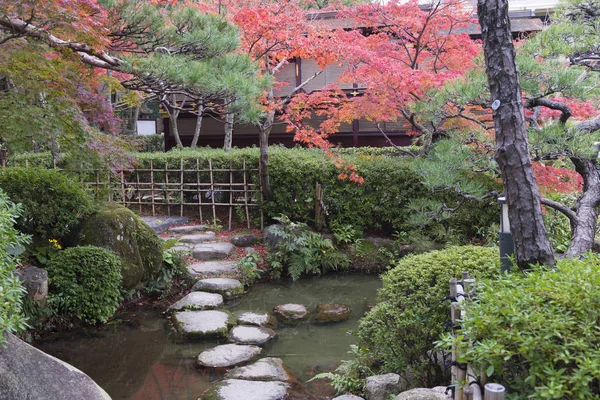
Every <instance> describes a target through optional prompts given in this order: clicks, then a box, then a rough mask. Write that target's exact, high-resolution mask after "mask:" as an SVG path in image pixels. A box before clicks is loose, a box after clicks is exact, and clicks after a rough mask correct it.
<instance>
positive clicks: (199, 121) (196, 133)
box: [190, 100, 204, 149]
mask: <svg viewBox="0 0 600 400" xmlns="http://www.w3.org/2000/svg"><path fill="white" fill-rule="evenodd" d="M198 102H200V100H199V101H198ZM197 112H198V116H197V117H196V126H195V127H194V137H193V138H192V144H191V145H190V147H191V148H192V149H195V148H196V146H197V145H198V139H199V138H200V130H201V129H202V112H204V106H203V105H202V104H199V105H198V110H197Z"/></svg>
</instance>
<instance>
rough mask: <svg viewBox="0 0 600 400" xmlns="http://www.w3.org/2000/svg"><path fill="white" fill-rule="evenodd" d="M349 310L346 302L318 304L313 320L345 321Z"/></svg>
mask: <svg viewBox="0 0 600 400" xmlns="http://www.w3.org/2000/svg"><path fill="white" fill-rule="evenodd" d="M351 311H352V310H351V309H350V306H348V305H346V304H318V305H317V315H316V316H315V321H316V322H318V323H320V324H325V323H328V322H341V321H346V320H347V319H349V318H350V312H351Z"/></svg>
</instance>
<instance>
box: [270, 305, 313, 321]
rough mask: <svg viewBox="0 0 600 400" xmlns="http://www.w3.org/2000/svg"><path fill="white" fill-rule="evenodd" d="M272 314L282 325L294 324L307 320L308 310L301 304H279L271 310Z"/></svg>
mask: <svg viewBox="0 0 600 400" xmlns="http://www.w3.org/2000/svg"><path fill="white" fill-rule="evenodd" d="M273 313H274V314H275V316H276V317H277V321H279V322H281V323H282V324H296V323H298V322H302V321H306V320H307V319H308V310H307V309H306V306H305V305H303V304H293V303H288V304H280V305H278V306H276V307H275V308H274V309H273Z"/></svg>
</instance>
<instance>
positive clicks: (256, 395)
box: [202, 379, 290, 400]
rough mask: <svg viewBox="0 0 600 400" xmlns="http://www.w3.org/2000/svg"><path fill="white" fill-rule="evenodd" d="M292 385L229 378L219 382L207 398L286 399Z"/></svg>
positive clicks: (214, 399) (204, 397) (213, 399)
mask: <svg viewBox="0 0 600 400" xmlns="http://www.w3.org/2000/svg"><path fill="white" fill-rule="evenodd" d="M289 390H290V385H289V384H287V383H284V382H277V381H274V382H258V381H245V380H239V379H227V380H224V381H222V382H219V383H218V384H217V385H216V386H215V387H214V388H213V389H211V390H210V391H209V392H208V393H207V394H204V395H203V397H202V398H203V399H205V400H284V399H287V398H288V396H289V393H288V392H289Z"/></svg>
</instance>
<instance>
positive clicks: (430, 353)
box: [358, 246, 500, 387]
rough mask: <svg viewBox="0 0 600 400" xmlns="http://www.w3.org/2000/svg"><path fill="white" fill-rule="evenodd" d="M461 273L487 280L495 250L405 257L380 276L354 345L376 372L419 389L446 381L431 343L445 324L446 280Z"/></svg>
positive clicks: (444, 355)
mask: <svg viewBox="0 0 600 400" xmlns="http://www.w3.org/2000/svg"><path fill="white" fill-rule="evenodd" d="M463 271H468V272H469V274H470V275H471V276H472V277H474V278H476V279H481V278H490V277H492V276H494V275H497V274H498V273H499V271H500V259H499V253H498V249H497V248H490V247H477V246H460V247H450V248H448V249H445V250H438V251H432V252H429V253H424V254H419V255H410V256H407V257H404V258H403V259H402V260H400V261H399V262H397V263H396V266H395V267H394V268H393V269H391V270H390V271H388V272H387V273H385V274H383V275H382V280H383V288H382V289H380V291H379V300H380V302H379V303H378V304H377V305H376V306H375V307H373V309H371V311H369V312H368V313H367V315H366V316H365V317H364V318H362V319H361V320H360V323H359V329H358V339H359V344H360V346H361V347H364V348H367V349H368V351H369V352H371V353H372V354H373V355H374V356H375V358H376V359H377V360H378V363H379V365H380V369H381V372H394V373H398V374H401V375H403V376H405V377H407V378H409V377H410V378H409V379H411V380H413V379H416V381H417V382H415V383H416V384H418V385H421V386H426V387H432V386H435V385H437V384H445V383H447V382H448V381H449V372H448V371H447V370H445V368H444V364H445V362H446V361H447V360H448V358H449V355H450V354H449V353H448V352H445V351H434V348H435V342H436V341H437V340H438V339H439V338H440V336H441V335H442V333H443V332H444V330H445V328H446V326H447V321H448V320H449V319H450V307H449V304H448V302H442V301H441V299H442V298H444V297H445V296H447V295H448V294H449V281H450V279H451V278H460V277H461V276H462V272H463Z"/></svg>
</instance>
